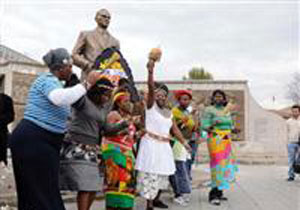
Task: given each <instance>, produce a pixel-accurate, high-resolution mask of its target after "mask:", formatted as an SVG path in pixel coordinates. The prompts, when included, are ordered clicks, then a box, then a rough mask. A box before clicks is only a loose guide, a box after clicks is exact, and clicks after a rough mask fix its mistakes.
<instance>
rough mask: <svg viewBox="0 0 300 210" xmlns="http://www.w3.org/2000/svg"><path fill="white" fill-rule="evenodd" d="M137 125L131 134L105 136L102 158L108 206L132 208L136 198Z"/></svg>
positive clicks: (130, 128)
mask: <svg viewBox="0 0 300 210" xmlns="http://www.w3.org/2000/svg"><path fill="white" fill-rule="evenodd" d="M134 134H135V127H134V126H133V125H130V126H129V134H127V135H116V136H113V137H104V138H103V142H102V158H103V160H104V162H105V179H104V183H105V200H106V207H107V208H115V209H131V208H133V206H134V199H135V186H136V183H135V172H134V164H135V158H134V154H133V144H134Z"/></svg>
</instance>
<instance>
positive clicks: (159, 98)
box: [155, 90, 167, 108]
mask: <svg viewBox="0 0 300 210" xmlns="http://www.w3.org/2000/svg"><path fill="white" fill-rule="evenodd" d="M155 101H156V103H157V105H158V106H159V107H160V108H163V107H165V106H166V104H167V95H166V93H165V92H164V91H161V90H159V91H157V92H156V94H155Z"/></svg>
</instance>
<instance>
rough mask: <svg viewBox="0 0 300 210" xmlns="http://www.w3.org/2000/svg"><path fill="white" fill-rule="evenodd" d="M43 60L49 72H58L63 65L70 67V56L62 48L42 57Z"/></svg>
mask: <svg viewBox="0 0 300 210" xmlns="http://www.w3.org/2000/svg"><path fill="white" fill-rule="evenodd" d="M43 60H44V62H45V63H46V65H47V66H48V68H49V69H50V70H51V71H55V70H59V69H60V68H61V67H63V66H64V65H72V63H73V61H72V59H71V56H70V54H69V53H68V51H67V50H66V49H64V48H57V49H54V50H50V51H49V52H48V53H47V54H46V55H44V56H43Z"/></svg>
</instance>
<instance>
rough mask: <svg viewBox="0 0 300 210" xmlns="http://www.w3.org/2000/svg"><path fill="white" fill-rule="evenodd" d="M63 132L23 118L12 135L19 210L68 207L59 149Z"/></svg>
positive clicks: (61, 209)
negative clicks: (61, 182)
mask: <svg viewBox="0 0 300 210" xmlns="http://www.w3.org/2000/svg"><path fill="white" fill-rule="evenodd" d="M62 140H63V135H61V134H55V133H52V132H49V131H47V130H45V129H43V128H41V127H39V126H38V125H36V124H34V123H32V122H30V121H28V120H22V121H21V122H20V123H19V125H18V126H17V127H16V129H15V130H14V131H13V133H12V135H11V138H10V148H11V154H12V162H13V169H14V175H15V181H16V187H17V196H18V209H20V210H21V209H22V210H53V209H55V210H64V209H65V207H64V204H63V201H62V198H61V195H60V191H59V184H58V176H59V150H60V147H61V142H62Z"/></svg>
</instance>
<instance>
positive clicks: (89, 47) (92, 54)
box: [72, 9, 120, 80]
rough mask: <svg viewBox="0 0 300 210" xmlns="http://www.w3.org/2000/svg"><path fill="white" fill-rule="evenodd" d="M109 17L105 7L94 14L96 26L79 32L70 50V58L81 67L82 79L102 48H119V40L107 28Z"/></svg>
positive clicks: (90, 68)
mask: <svg viewBox="0 0 300 210" xmlns="http://www.w3.org/2000/svg"><path fill="white" fill-rule="evenodd" d="M110 19H111V15H110V13H109V12H108V11H107V10H106V9H101V10H99V11H98V12H97V13H96V16H95V21H96V22H97V25H98V26H97V27H96V28H95V29H94V30H91V31H82V32H80V35H79V37H78V40H77V42H76V44H75V47H74V49H73V51H72V58H73V60H74V64H75V65H76V66H78V67H79V68H81V69H82V76H81V79H82V80H83V79H85V78H86V75H87V74H88V73H89V72H90V71H91V70H92V69H94V64H95V60H96V58H97V57H98V56H99V55H100V54H101V53H102V51H103V50H105V49H106V48H111V47H113V48H116V49H120V43H119V41H118V40H117V39H116V38H114V37H113V36H112V35H111V34H110V33H109V32H108V30H107V28H108V26H109V23H110Z"/></svg>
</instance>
